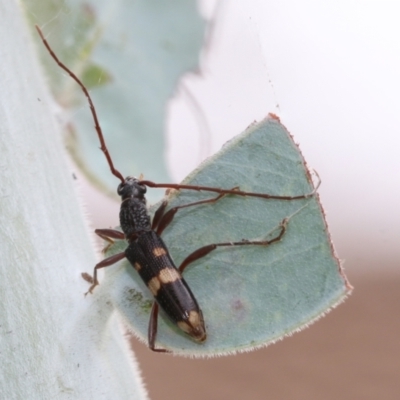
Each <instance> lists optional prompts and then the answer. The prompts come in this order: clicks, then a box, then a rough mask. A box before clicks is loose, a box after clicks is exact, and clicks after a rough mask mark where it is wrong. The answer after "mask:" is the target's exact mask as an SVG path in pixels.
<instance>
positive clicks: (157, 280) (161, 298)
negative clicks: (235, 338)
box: [36, 26, 319, 352]
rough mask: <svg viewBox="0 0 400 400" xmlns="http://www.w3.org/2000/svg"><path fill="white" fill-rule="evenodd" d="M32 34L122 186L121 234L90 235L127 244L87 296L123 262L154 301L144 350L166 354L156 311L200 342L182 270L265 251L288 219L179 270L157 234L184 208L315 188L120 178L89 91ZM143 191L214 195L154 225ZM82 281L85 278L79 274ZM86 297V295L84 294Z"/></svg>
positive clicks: (200, 327) (161, 215) (195, 308)
mask: <svg viewBox="0 0 400 400" xmlns="http://www.w3.org/2000/svg"><path fill="white" fill-rule="evenodd" d="M36 29H37V31H38V33H39V35H40V37H41V39H42V41H43V43H44V45H45V47H46V48H47V50H48V52H49V53H50V55H51V56H52V57H53V59H54V60H55V62H56V63H57V64H58V65H59V66H60V67H61V68H62V69H63V70H64V71H66V72H67V74H68V75H70V76H71V78H72V79H74V80H75V82H76V83H77V84H78V85H79V86H80V88H81V90H82V91H83V93H84V95H85V96H86V98H87V100H88V103H89V107H90V111H91V113H92V116H93V120H94V126H95V129H96V132H97V135H98V138H99V141H100V145H101V147H100V148H101V150H102V151H103V153H104V155H105V157H106V159H107V162H108V165H109V167H110V171H111V173H112V174H113V175H114V176H115V177H117V178H118V179H119V180H120V181H121V183H120V184H119V185H118V189H117V192H118V195H119V196H121V200H122V203H121V209H120V215H119V216H120V225H121V229H122V231H123V232H120V231H117V230H113V229H96V230H95V233H96V234H97V235H99V236H100V237H101V238H103V239H105V240H108V241H109V242H112V239H121V240H123V239H125V240H127V242H128V247H127V249H126V250H125V251H124V252H122V253H119V254H115V255H113V256H111V257H108V258H106V259H104V260H103V261H100V262H99V263H98V264H96V266H95V267H94V272H93V282H92V285H91V286H90V288H89V290H88V292H87V293H92V292H93V289H94V288H95V287H96V286H97V285H98V284H99V282H98V280H97V271H98V270H99V269H100V268H104V267H108V266H110V265H112V264H115V263H116V262H118V261H120V260H122V259H124V258H127V259H128V261H129V262H130V263H131V265H132V266H133V268H134V269H135V270H136V271H137V272H138V273H139V275H140V277H141V278H142V279H143V281H144V283H145V284H146V285H147V287H148V288H149V290H150V292H151V293H152V295H153V296H154V298H155V302H154V303H153V307H152V310H151V313H150V321H149V328H148V346H149V348H150V349H151V350H153V351H156V352H168V351H167V350H166V349H162V348H156V347H155V342H156V336H157V318H158V308H159V307H161V308H162V309H163V310H164V312H165V314H166V315H167V316H168V317H169V319H170V320H171V321H172V322H173V323H174V324H175V325H177V326H178V327H179V328H180V329H181V330H182V331H183V332H185V333H187V334H188V335H189V336H190V337H192V338H193V339H194V340H195V341H196V342H198V343H202V342H204V341H205V340H206V337H207V334H206V328H205V324H204V319H203V314H202V311H201V309H200V307H199V305H198V303H197V300H196V299H195V297H194V295H193V293H192V291H191V289H190V288H189V286H188V284H187V283H186V281H185V280H184V279H183V278H182V273H183V271H184V270H185V268H186V267H187V266H188V265H189V264H190V263H192V262H193V261H195V260H198V259H200V258H202V257H204V256H206V255H207V254H209V253H210V252H211V251H213V250H215V249H216V248H218V247H227V246H248V245H261V246H267V245H271V244H272V243H275V242H278V241H280V240H281V238H282V237H283V235H284V233H285V231H286V225H287V222H288V220H287V219H284V220H283V221H282V222H281V224H280V232H279V234H278V235H277V236H276V237H274V238H272V239H270V240H257V241H248V240H243V241H241V242H222V243H212V244H208V245H206V246H203V247H201V248H199V249H197V250H196V251H194V252H193V253H191V254H189V255H188V256H187V257H186V258H185V259H184V261H183V262H182V264H181V265H180V266H179V268H176V266H175V264H174V262H173V261H172V258H171V256H170V255H169V252H168V249H167V247H166V245H165V243H164V242H163V240H162V239H161V237H160V235H161V233H162V232H163V231H164V229H165V228H166V227H167V226H168V225H169V224H170V222H171V221H172V219H173V218H174V216H175V214H176V213H177V211H178V210H180V209H182V208H185V207H193V206H198V205H200V204H207V203H215V202H216V201H218V200H219V199H221V198H222V197H224V196H226V195H229V194H230V195H236V196H252V197H261V198H264V199H279V200H297V199H305V198H309V197H311V196H313V195H314V194H315V193H316V190H317V189H318V186H319V184H318V185H317V186H316V188H315V189H314V191H313V192H311V193H309V194H306V195H299V196H276V195H269V194H263V193H252V192H244V191H241V190H240V188H239V187H234V188H231V189H221V188H215V187H207V186H193V185H181V184H167V183H154V182H152V181H147V180H141V179H137V178H134V177H131V176H128V177H127V178H124V177H123V176H122V174H121V173H120V172H119V171H118V170H117V169H116V168H115V167H114V164H113V161H112V159H111V156H110V154H109V152H108V149H107V146H106V144H105V140H104V136H103V133H102V130H101V127H100V124H99V121H98V117H97V113H96V110H95V107H94V105H93V102H92V99H91V97H90V95H89V92H88V90H87V89H86V87H85V86H84V84H83V83H82V81H81V80H80V79H79V78H78V77H77V76H76V75H75V74H74V73H73V72H72V71H71V70H70V69H69V68H68V67H66V66H65V65H64V64H63V63H62V62H61V61H60V60H59V59H58V57H57V56H56V54H55V53H54V52H53V50H52V49H51V47H50V45H49V44H48V42H47V40H46V39H45V38H44V36H43V33H42V31H41V30H40V28H39V27H38V26H36ZM147 187H151V188H167V189H177V190H182V189H187V190H196V191H208V192H214V193H217V196H216V197H213V198H210V199H205V200H201V201H196V202H192V203H189V204H185V205H180V206H177V207H174V208H171V209H170V210H168V211H166V208H167V205H168V202H167V200H164V201H163V202H162V203H161V206H160V207H159V208H158V209H157V211H156V212H155V214H154V218H153V221H150V215H149V213H148V211H147V207H146V199H145V193H146V190H147ZM82 275H83V277H84V278H85V279H87V274H82ZM87 293H86V294H87Z"/></svg>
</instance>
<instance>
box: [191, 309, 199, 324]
mask: <svg viewBox="0 0 400 400" xmlns="http://www.w3.org/2000/svg"><path fill="white" fill-rule="evenodd" d="M189 322H190V323H191V324H192V325H193V326H198V325H199V324H200V322H201V318H200V315H199V313H198V312H197V311H190V313H189Z"/></svg>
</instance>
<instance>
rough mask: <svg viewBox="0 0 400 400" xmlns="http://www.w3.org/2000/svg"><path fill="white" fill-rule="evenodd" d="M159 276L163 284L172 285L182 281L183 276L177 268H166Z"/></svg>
mask: <svg viewBox="0 0 400 400" xmlns="http://www.w3.org/2000/svg"><path fill="white" fill-rule="evenodd" d="M157 276H158V279H159V280H160V282H161V283H162V284H166V283H172V282H175V281H178V280H179V279H181V274H180V273H179V271H178V270H177V269H175V268H164V269H162V270H161V271H160V272H159V273H158V275H157Z"/></svg>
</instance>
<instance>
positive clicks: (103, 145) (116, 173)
mask: <svg viewBox="0 0 400 400" xmlns="http://www.w3.org/2000/svg"><path fill="white" fill-rule="evenodd" d="M35 27H36V30H37V31H38V33H39V35H40V37H41V39H42V41H43V44H44V45H45V47H46V49H47V51H48V52H49V53H50V55H51V56H52V57H53V59H54V61H55V62H56V63H57V64H58V65H59V67H61V68H62V69H63V70H64V71H65V72H66V73H67V74H68V75H69V76H70V77H71V78H72V79H73V80H74V81H75V82H76V83H77V84H78V85H79V86H80V88H81V89H82V92H83V93H84V95H85V96H86V98H87V100H88V102H89V107H90V111H91V113H92V116H93V120H94V127H95V129H96V132H97V136H98V137H99V140H100V149H101V151H102V152H103V153H104V155H105V156H106V159H107V162H108V165H109V166H110V170H111V173H112V174H113V175H114V176H116V177H117V178H118V179H120V180H121V182H122V183H124V182H125V179H124V177H123V176H122V174H121V173H120V172H119V171H118V170H117V169H116V168H115V167H114V164H113V161H112V159H111V156H110V153H109V152H108V149H107V146H106V142H105V140H104V136H103V131H102V130H101V127H100V123H99V119H98V118H97V113H96V109H95V108H94V104H93V101H92V98H91V97H90V94H89V92H88V90H87V89H86V86H85V85H84V84H83V83H82V81H81V80H80V79H79V78H78V77H77V76H76V75H75V74H74V73H73V72H72V71H71V70H70V69H69V68H68V67H67V66H66V65H65V64H63V63H62V62H61V61H60V60H59V59H58V57H57V56H56V54H55V53H54V51H53V50H52V48H51V47H50V45H49V43H48V42H47V40H46V39H45V37H44V36H43V33H42V31H41V29H40V28H39V26H38V25H35Z"/></svg>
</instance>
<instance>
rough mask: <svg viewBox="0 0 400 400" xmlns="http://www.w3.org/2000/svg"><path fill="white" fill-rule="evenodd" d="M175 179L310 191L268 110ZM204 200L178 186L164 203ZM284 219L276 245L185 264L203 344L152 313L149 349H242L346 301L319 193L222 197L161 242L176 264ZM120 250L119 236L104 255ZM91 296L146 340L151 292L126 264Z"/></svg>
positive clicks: (190, 214) (187, 213)
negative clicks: (154, 326)
mask: <svg viewBox="0 0 400 400" xmlns="http://www.w3.org/2000/svg"><path fill="white" fill-rule="evenodd" d="M184 182H185V183H188V184H189V183H190V184H196V185H205V186H213V187H223V188H233V187H236V186H239V187H240V189H241V190H244V191H250V192H258V193H269V194H274V195H280V196H295V195H302V194H307V193H311V192H312V191H313V184H312V182H311V175H310V173H309V171H308V170H307V167H306V165H305V162H304V160H303V157H302V155H301V153H300V152H299V149H298V148H297V146H296V145H295V144H294V142H293V140H292V138H291V136H290V135H289V133H288V132H287V130H286V129H285V128H284V127H283V125H281V124H280V122H279V121H278V120H277V118H276V117H274V116H271V117H270V118H268V119H266V120H264V121H262V122H261V123H259V124H256V125H253V126H251V127H250V128H248V129H247V130H246V132H244V133H243V134H241V135H239V136H237V137H236V138H234V139H232V140H231V141H230V142H228V143H227V144H226V145H225V146H224V147H223V148H222V150H221V151H220V152H219V153H217V154H216V155H214V156H213V157H211V158H210V159H208V160H206V161H205V162H204V163H203V164H202V165H201V166H200V167H199V168H198V169H197V170H195V171H194V172H193V173H191V174H190V175H189V176H188V177H187V178H186V179H185V180H184ZM213 196H215V194H210V193H207V192H201V193H199V192H195V191H184V190H182V191H180V192H178V193H171V194H170V195H169V199H170V203H169V205H170V206H171V207H172V206H176V205H180V204H187V203H190V202H193V201H197V200H199V199H202V198H211V197H213ZM155 208H156V207H153V208H152V211H153V212H154V209H155ZM285 218H288V226H287V231H286V233H285V235H284V236H283V238H282V240H281V241H280V242H279V243H275V244H273V245H271V246H238V247H227V248H219V249H217V250H215V251H213V252H211V253H210V254H209V255H207V256H206V257H204V258H201V259H200V260H198V261H196V262H194V263H193V264H191V265H190V266H189V267H188V268H187V269H186V270H185V273H184V276H185V279H186V280H187V282H188V284H189V285H190V287H191V288H192V290H193V293H194V294H195V296H196V298H197V300H198V302H199V304H200V306H201V308H202V310H203V313H204V318H205V321H206V327H207V332H208V337H207V341H206V342H205V343H204V344H201V345H200V344H197V343H195V342H193V341H192V340H191V339H190V338H188V337H187V336H186V335H185V334H183V333H181V332H180V331H179V329H177V328H176V327H175V326H174V325H172V324H171V323H170V322H169V321H168V320H167V319H166V318H165V316H163V314H161V318H159V329H158V336H157V346H158V347H164V348H167V349H169V350H172V351H173V352H174V353H178V354H183V355H190V356H213V355H221V354H229V353H233V352H236V351H247V350H250V349H254V348H257V347H261V346H265V345H267V344H269V343H271V342H274V341H276V340H278V339H281V338H282V337H284V336H286V335H289V334H291V333H293V332H295V331H298V330H300V329H302V328H304V327H305V326H307V325H309V324H310V323H311V322H313V321H314V320H316V319H317V318H319V317H321V316H322V315H323V314H324V313H326V312H327V311H329V309H330V308H332V307H334V306H335V305H337V304H338V303H340V302H341V301H342V300H343V299H344V298H345V297H346V295H347V294H348V293H349V291H350V289H351V286H350V285H349V284H348V282H347V280H346V277H345V276H344V274H343V271H342V269H341V266H340V262H339V260H338V259H337V258H336V257H335V255H334V252H333V247H332V244H331V242H330V238H329V233H328V231H327V226H326V222H325V219H324V214H323V211H322V207H321V205H320V203H319V199H318V195H315V196H313V197H311V198H308V199H301V200H291V201H284V200H265V199H260V198H250V197H246V198H243V197H240V196H226V197H224V198H223V199H221V200H219V201H218V202H217V203H215V204H213V205H204V206H195V207H189V208H185V209H182V210H179V211H178V213H177V214H176V216H175V219H174V220H173V221H172V223H171V224H170V226H168V228H167V229H166V230H165V232H164V234H163V239H164V241H165V242H166V244H167V246H168V248H169V250H170V253H171V255H172V257H173V259H174V260H175V262H176V265H177V266H179V264H180V263H181V262H182V261H183V260H184V259H185V257H186V256H188V255H189V254H190V253H191V252H193V251H194V250H196V249H198V248H199V247H202V246H204V245H206V244H210V243H219V242H228V241H241V240H242V239H253V240H254V239H262V238H268V237H274V236H276V235H277V233H278V231H279V225H280V223H281V222H282V220H283V219H285ZM126 247H127V244H126V242H124V241H119V242H118V243H115V245H114V246H113V247H112V249H111V254H113V253H117V252H121V251H124V249H125V248H126ZM94 295H95V296H110V298H111V301H112V302H113V303H114V306H115V307H116V308H117V309H118V310H119V312H120V314H121V315H122V318H123V319H124V321H125V322H126V323H127V324H128V326H129V327H130V329H131V330H132V331H133V332H134V333H135V334H136V335H137V336H139V337H140V338H142V339H143V340H146V337H147V326H148V320H149V312H150V308H151V304H152V297H151V294H150V293H149V291H148V289H147V288H146V287H145V285H144V284H143V282H141V280H140V278H139V276H138V275H137V274H136V272H135V271H134V269H133V268H132V267H131V266H130V265H129V263H128V262H127V261H125V262H121V263H120V264H119V265H116V266H112V267H109V268H107V273H106V276H105V278H104V279H103V280H102V282H101V285H100V287H98V288H96V291H95V294H94Z"/></svg>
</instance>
